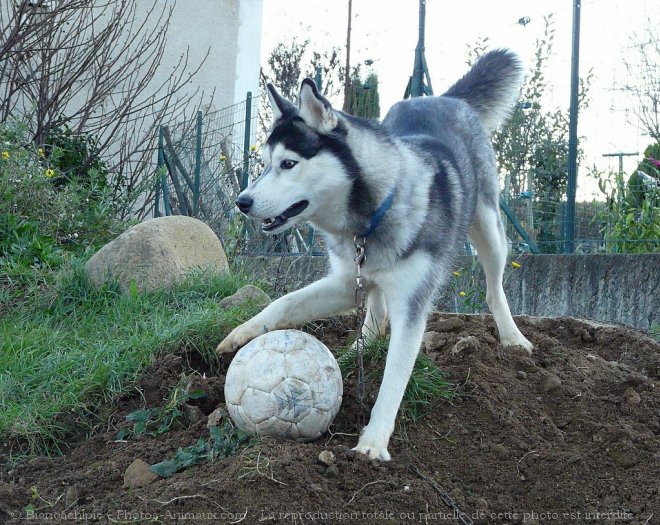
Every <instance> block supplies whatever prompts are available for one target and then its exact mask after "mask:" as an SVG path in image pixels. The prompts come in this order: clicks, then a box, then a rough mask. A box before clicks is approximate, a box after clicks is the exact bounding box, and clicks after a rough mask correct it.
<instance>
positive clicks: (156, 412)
mask: <svg viewBox="0 0 660 525" xmlns="http://www.w3.org/2000/svg"><path fill="white" fill-rule="evenodd" d="M185 381H186V378H185V377H184V378H182V382H181V383H180V384H178V385H177V386H176V387H175V388H173V389H172V392H171V393H170V395H169V397H168V399H167V400H166V402H165V404H164V405H163V406H162V407H155V408H142V409H139V410H135V411H133V412H131V413H130V414H128V415H127V416H126V422H128V423H130V424H131V426H130V427H124V428H122V429H120V430H119V432H117V436H116V438H117V439H118V440H124V439H126V438H128V437H130V436H141V435H143V434H147V433H148V434H149V435H151V436H159V435H161V434H164V433H165V432H167V431H169V430H170V429H171V428H172V426H173V425H174V424H176V423H180V422H181V420H182V418H183V415H184V414H183V407H184V405H185V404H186V403H187V402H188V401H190V400H191V399H201V398H202V397H205V396H206V394H205V393H204V392H203V391H202V390H194V391H192V392H190V391H189V390H188V388H189V387H188V386H187V385H186V384H185Z"/></svg>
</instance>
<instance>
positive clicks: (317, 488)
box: [309, 483, 323, 492]
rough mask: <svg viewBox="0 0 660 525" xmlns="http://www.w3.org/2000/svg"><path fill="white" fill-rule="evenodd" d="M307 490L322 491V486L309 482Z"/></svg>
mask: <svg viewBox="0 0 660 525" xmlns="http://www.w3.org/2000/svg"><path fill="white" fill-rule="evenodd" d="M309 490H310V492H323V487H322V486H321V485H319V484H318V483H310V484H309Z"/></svg>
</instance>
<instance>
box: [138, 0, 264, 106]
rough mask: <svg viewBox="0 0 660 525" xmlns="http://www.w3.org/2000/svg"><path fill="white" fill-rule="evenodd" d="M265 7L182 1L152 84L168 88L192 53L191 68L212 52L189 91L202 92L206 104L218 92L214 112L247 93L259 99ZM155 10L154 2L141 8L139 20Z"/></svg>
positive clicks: (253, 0)
mask: <svg viewBox="0 0 660 525" xmlns="http://www.w3.org/2000/svg"><path fill="white" fill-rule="evenodd" d="M169 3H171V0H169ZM262 4H263V0H177V1H176V4H175V5H174V11H173V16H172V20H171V24H170V27H169V30H168V33H167V48H166V51H165V54H164V56H163V59H162V60H161V64H160V68H159V70H158V71H157V73H156V77H155V78H154V82H153V84H154V85H160V84H162V83H164V82H165V81H166V80H167V78H168V75H169V74H170V72H171V70H172V68H173V67H174V66H175V65H176V63H177V62H178V60H179V57H180V56H181V54H183V53H184V52H185V51H186V49H188V50H189V57H190V59H189V63H190V66H191V67H196V66H197V65H198V64H199V63H200V62H201V60H202V59H203V58H204V56H205V55H206V53H207V51H208V52H209V56H208V58H207V59H206V62H205V63H204V66H203V67H202V70H201V71H200V72H199V73H197V75H196V76H195V77H194V78H193V80H192V82H191V84H190V90H191V92H192V91H194V90H195V89H197V88H198V87H199V88H201V90H202V91H203V92H204V93H205V98H206V99H207V100H208V99H209V97H210V95H211V93H213V92H214V91H215V95H214V98H213V105H212V109H221V108H224V107H226V106H230V105H232V104H234V103H236V102H239V101H241V100H245V94H246V92H247V91H252V92H253V94H257V93H258V92H259V57H260V53H261V21H262ZM150 6H151V2H150V1H149V2H140V3H139V8H138V14H140V11H142V14H144V13H145V12H146V11H147V10H148V8H149V7H150Z"/></svg>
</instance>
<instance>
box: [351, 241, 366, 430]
mask: <svg viewBox="0 0 660 525" xmlns="http://www.w3.org/2000/svg"><path fill="white" fill-rule="evenodd" d="M366 243H367V239H366V237H362V242H358V237H357V235H356V236H355V237H353V244H354V245H355V259H354V261H355V280H356V287H355V312H356V314H355V325H356V339H355V359H356V368H357V373H358V384H357V398H358V402H359V403H360V409H361V410H360V412H359V413H358V424H359V425H360V426H364V424H365V423H366V415H365V414H366V407H365V403H364V398H365V390H366V388H365V385H366V376H365V373H364V347H365V338H364V335H363V333H362V327H363V326H364V320H365V317H366V308H365V304H366V301H367V292H366V290H365V289H364V285H363V283H362V266H363V265H364V263H365V261H366V260H367V255H366V253H365V245H366Z"/></svg>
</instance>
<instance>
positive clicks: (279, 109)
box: [266, 83, 298, 122]
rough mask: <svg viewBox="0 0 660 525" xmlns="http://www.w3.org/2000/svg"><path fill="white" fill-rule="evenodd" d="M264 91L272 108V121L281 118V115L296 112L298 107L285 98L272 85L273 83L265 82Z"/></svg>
mask: <svg viewBox="0 0 660 525" xmlns="http://www.w3.org/2000/svg"><path fill="white" fill-rule="evenodd" d="M266 92H267V93H268V100H269V101H270V107H271V108H273V122H275V121H278V120H279V119H281V118H282V116H283V115H288V114H291V113H297V112H298V108H296V106H294V105H293V104H292V103H291V102H289V101H288V100H287V99H285V98H283V97H282V96H281V95H280V94H279V93H278V92H277V90H276V89H275V88H274V87H273V84H271V83H268V84H266Z"/></svg>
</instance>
